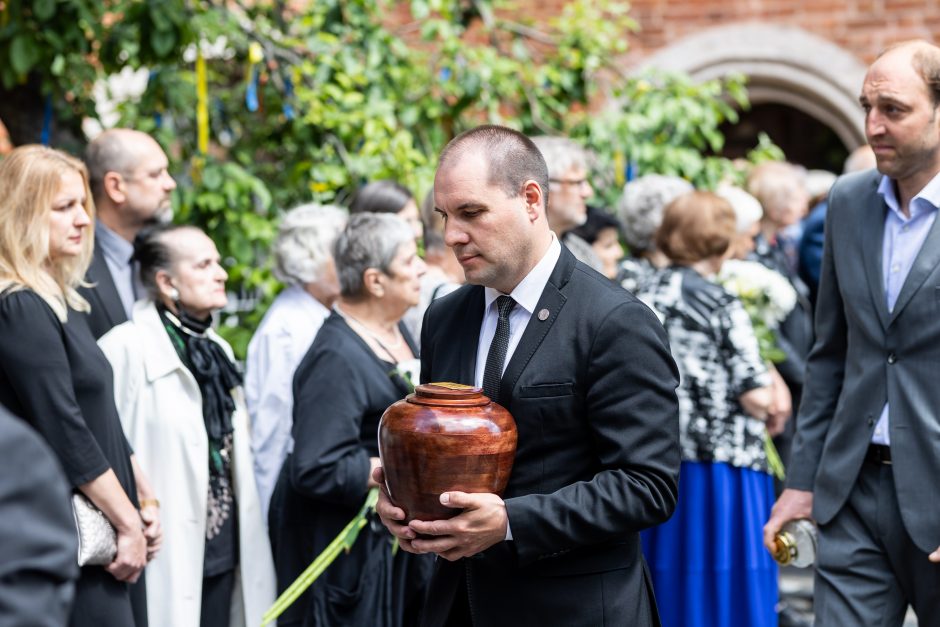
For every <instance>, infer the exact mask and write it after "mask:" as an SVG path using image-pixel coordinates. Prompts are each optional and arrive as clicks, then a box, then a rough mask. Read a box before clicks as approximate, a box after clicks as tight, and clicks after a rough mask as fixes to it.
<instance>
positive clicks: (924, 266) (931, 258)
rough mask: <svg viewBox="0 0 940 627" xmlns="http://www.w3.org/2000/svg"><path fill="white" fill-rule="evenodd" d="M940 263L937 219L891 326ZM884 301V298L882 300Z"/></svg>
mask: <svg viewBox="0 0 940 627" xmlns="http://www.w3.org/2000/svg"><path fill="white" fill-rule="evenodd" d="M938 263H940V220H937V219H936V218H935V219H934V221H933V224H932V225H931V227H930V231H929V232H928V233H927V238H926V239H925V240H924V243H923V245H922V246H921V247H920V251H919V252H918V253H917V257H916V258H915V259H914V265H912V266H911V271H910V272H909V273H908V275H907V278H906V279H905V280H904V284H903V285H902V286H901V292H900V294H898V300H897V302H895V303H894V309H893V310H892V311H891V317H890V319H889V320H888V324H889V325H890V324H892V323H893V322H894V321H895V320H896V319H897V317H898V316H899V315H900V314H901V311H903V310H904V307H906V306H907V304H908V303H909V302H911V298H913V297H914V294H915V293H916V292H917V290H918V289H920V286H921V285H923V284H924V281H926V280H927V277H928V276H930V274H931V273H932V272H933V271H934V269H936V267H937V264H938ZM883 300H884V298H882V301H883Z"/></svg>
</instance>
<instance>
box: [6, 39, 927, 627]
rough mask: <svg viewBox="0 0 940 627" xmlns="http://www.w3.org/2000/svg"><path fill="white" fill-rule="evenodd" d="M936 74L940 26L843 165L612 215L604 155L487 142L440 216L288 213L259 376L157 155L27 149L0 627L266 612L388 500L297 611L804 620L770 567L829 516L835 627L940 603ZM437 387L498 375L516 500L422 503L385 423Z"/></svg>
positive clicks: (630, 188) (13, 164) (882, 92)
mask: <svg viewBox="0 0 940 627" xmlns="http://www.w3.org/2000/svg"><path fill="white" fill-rule="evenodd" d="M938 85H940V49H938V48H936V47H934V46H932V45H929V44H926V43H923V42H908V43H905V44H902V45H899V46H896V47H894V48H891V49H889V50H888V51H887V52H886V53H884V55H882V56H881V57H879V59H878V60H877V61H876V62H875V64H874V65H873V66H872V68H871V69H870V70H869V73H868V75H867V76H866V80H865V84H864V85H863V87H862V96H861V102H862V106H863V108H864V111H865V115H866V132H867V135H868V139H869V143H870V145H871V148H869V147H867V146H866V147H865V148H863V149H860V150H859V151H856V152H855V153H853V154H852V155H851V157H850V159H849V160H848V161H847V163H846V173H849V172H857V173H854V174H851V175H848V176H846V177H843V178H840V179H839V180H838V182H836V178H835V176H834V175H827V174H825V173H820V172H806V171H805V170H803V169H802V168H800V167H798V166H796V165H793V164H790V163H785V162H768V163H763V164H760V165H757V166H754V167H750V166H748V171H747V172H746V177H745V178H746V183H745V184H744V185H743V186H742V187H736V186H734V185H733V184H732V183H731V182H730V181H726V182H724V183H722V184H721V185H720V186H719V187H718V188H717V189H716V190H715V191H706V190H696V189H694V188H693V186H692V185H691V184H690V183H688V182H687V181H685V180H683V179H681V178H677V177H673V176H667V175H663V174H661V173H648V174H646V175H644V176H641V177H640V178H637V179H636V180H633V181H630V182H628V183H627V184H626V186H625V187H624V189H623V194H622V197H621V199H620V201H619V203H618V204H617V205H616V206H615V207H612V208H605V207H598V206H589V202H590V201H591V199H592V197H593V196H594V190H593V187H592V184H591V181H590V178H589V177H590V167H589V164H590V158H589V154H588V153H587V152H586V151H585V150H584V148H582V147H581V146H579V145H578V144H577V143H576V142H574V141H572V140H570V139H567V138H564V137H535V138H531V139H530V138H528V137H526V136H524V135H522V134H520V133H518V132H516V131H513V130H510V129H508V128H503V127H498V126H481V127H477V128H475V129H472V130H470V131H467V132H465V133H463V134H461V135H459V136H457V137H456V138H454V139H453V140H452V141H451V142H450V143H449V144H448V145H447V146H446V147H444V148H443V150H442V151H441V154H440V156H439V161H438V169H437V173H436V176H435V180H434V187H433V190H432V191H431V192H430V193H429V194H428V197H427V198H426V199H425V200H424V202H423V203H421V205H420V206H419V205H418V203H417V201H416V200H415V198H414V196H413V194H412V193H411V192H410V191H409V190H408V189H406V188H404V187H403V186H401V185H400V184H398V183H396V182H394V181H374V182H370V183H368V184H367V185H364V186H363V187H362V188H361V189H360V190H359V191H358V192H357V193H356V194H355V195H354V196H353V197H352V199H351V201H350V203H349V206H348V207H341V206H327V205H316V204H311V205H304V206H301V207H297V208H295V209H292V210H290V211H287V212H285V213H284V214H283V216H282V218H281V221H280V224H279V228H278V234H277V238H276V241H275V243H274V246H273V249H272V251H271V258H272V261H273V265H274V269H275V270H274V271H275V274H276V276H277V278H278V279H280V280H281V281H282V282H283V283H284V285H285V287H284V289H283V291H281V292H280V294H279V295H278V296H277V298H276V300H275V301H274V303H273V304H272V306H271V307H270V308H269V310H268V311H267V313H266V315H265V316H264V318H263V320H262V321H261V323H260V325H259V327H258V329H257V330H256V331H255V334H254V336H253V338H252V340H251V342H250V344H249V346H248V354H247V360H246V362H245V364H244V367H242V366H241V365H240V364H238V363H237V362H236V360H235V358H234V355H233V353H232V349H231V347H230V346H229V345H228V344H227V343H226V342H225V341H224V340H223V339H222V338H221V337H220V336H219V335H218V334H217V333H215V331H214V330H213V328H212V323H213V315H214V314H215V313H216V312H218V311H219V310H220V309H222V308H223V307H225V306H226V304H227V302H228V293H227V290H226V279H227V274H226V271H225V269H224V267H223V261H222V259H221V258H220V255H219V252H218V250H217V249H216V245H215V244H214V242H213V241H212V238H211V233H205V232H203V231H202V230H200V229H198V228H196V227H194V226H190V225H179V224H173V223H172V220H171V218H172V211H171V203H170V199H171V193H172V192H173V190H174V188H175V186H176V184H175V182H174V180H173V178H172V176H171V175H170V173H169V171H168V168H169V162H168V159H167V157H166V155H165V154H164V152H163V150H162V148H161V147H160V146H159V145H158V144H157V143H156V142H155V141H154V140H153V139H152V138H151V137H149V136H147V135H146V134H144V133H141V132H138V131H133V130H129V129H113V130H109V131H105V132H104V133H102V134H101V135H99V136H98V137H97V138H95V139H94V140H93V141H92V142H91V143H90V145H89V147H88V150H87V153H86V158H85V161H84V162H82V161H79V160H78V159H75V158H74V157H71V156H68V155H66V154H64V153H63V152H61V151H58V150H55V149H52V148H48V147H43V146H23V147H19V148H16V149H14V150H13V151H12V152H11V153H10V154H9V155H8V156H7V157H5V158H4V159H3V160H2V162H0V189H3V190H4V193H3V196H2V198H0V405H2V406H3V407H4V408H5V409H4V411H2V412H0V434H3V436H2V439H0V451H3V454H2V455H0V457H2V462H3V463H4V464H6V466H4V467H3V469H4V470H3V473H4V475H5V476H6V477H7V478H6V479H5V480H4V481H2V482H0V503H3V507H4V510H3V511H4V515H3V516H2V517H0V519H2V520H0V533H4V534H6V535H4V542H5V543H6V538H7V537H8V536H10V535H17V536H22V539H21V541H20V542H18V543H17V544H16V547H17V549H16V553H15V555H14V554H10V555H11V558H10V559H6V558H5V559H4V560H2V561H3V562H4V563H3V564H2V565H0V577H2V579H3V582H4V583H3V585H0V616H3V615H4V613H5V612H9V613H10V616H19V617H21V620H20V621H19V622H16V621H15V620H14V621H12V622H10V623H9V624H27V623H28V624H39V625H65V624H69V625H75V626H82V625H88V626H92V625H94V626H95V627H106V626H109V625H113V626H115V627H117V626H121V627H126V626H134V625H136V626H137V627H142V626H146V625H148V624H149V625H151V626H153V627H157V626H163V625H173V626H174V627H187V626H190V627H210V626H215V625H219V626H226V627H228V626H230V625H231V626H237V625H259V624H261V620H262V615H263V614H264V612H265V611H266V610H267V609H268V607H270V606H271V604H272V603H273V601H274V599H275V597H276V595H277V594H278V593H279V592H282V591H284V590H285V589H287V588H288V586H290V584H291V583H292V582H293V581H294V580H295V578H297V577H298V576H299V575H300V574H301V573H302V572H303V571H304V569H305V568H306V567H307V566H308V564H310V562H311V561H312V560H313V559H314V558H315V557H316V556H317V555H319V554H320V553H321V551H323V550H324V549H325V548H326V547H327V545H328V544H329V543H330V542H331V541H332V540H333V538H334V537H335V536H336V535H337V533H339V532H340V531H341V530H342V529H343V527H344V526H345V525H346V523H347V522H349V520H350V519H351V518H352V517H353V516H354V515H355V514H356V512H357V511H359V508H360V507H361V505H362V503H363V501H364V500H365V499H366V496H367V494H368V493H369V492H370V490H373V489H379V491H380V494H379V499H378V504H377V506H376V511H375V513H374V514H372V515H371V517H370V518H369V519H368V521H367V523H366V525H365V527H364V528H363V529H362V531H361V532H360V535H359V537H358V540H357V542H356V543H355V544H354V545H353V546H352V547H351V549H350V550H348V551H346V552H345V553H344V554H342V555H341V556H340V557H339V558H338V559H337V560H336V562H334V563H333V564H332V565H331V566H330V567H329V568H328V569H327V571H326V572H325V573H324V574H323V575H322V576H321V577H320V578H319V579H318V580H317V581H316V582H314V583H313V585H311V586H310V587H309V589H308V590H307V591H306V592H304V594H302V595H301V596H300V597H299V598H298V599H297V601H296V602H295V603H294V604H293V605H291V606H290V607H289V608H288V609H287V611H286V612H285V613H284V614H283V615H282V616H281V617H280V618H279V619H278V624H280V625H297V626H301V625H302V626H311V627H312V626H336V625H370V626H379V627H381V626H394V627H398V626H409V625H418V624H421V625H428V626H432V625H440V626H443V625H447V626H461V625H504V624H512V625H516V624H519V625H524V624H548V625H555V624H557V625H586V626H587V625H601V624H629V625H654V624H659V623H660V621H661V624H663V625H666V626H667V627H679V626H682V625H694V626H698V625H703V626H707V625H716V626H726V625H742V626H763V625H768V626H769V625H776V624H778V620H779V621H780V622H781V624H783V620H782V619H781V617H780V616H778V613H779V611H780V605H779V603H778V592H777V591H778V582H777V577H778V569H777V566H776V564H775V563H774V562H773V560H772V558H771V551H772V550H773V549H774V536H775V534H776V533H777V532H778V531H779V530H780V528H781V527H782V525H783V524H784V523H786V522H788V521H790V520H795V519H799V518H814V519H815V520H816V522H817V523H818V524H819V558H818V561H817V565H816V567H817V570H816V573H817V574H816V577H817V586H816V595H817V599H816V601H817V603H816V614H817V620H819V621H820V623H819V624H823V625H845V624H858V625H868V624H888V625H895V624H900V622H899V621H900V619H901V618H900V617H902V616H903V613H904V611H905V610H906V608H907V606H908V605H912V606H913V607H914V610H915V611H916V612H917V613H918V615H919V616H921V617H922V620H929V617H931V616H933V617H935V616H940V592H938V591H940V585H937V584H938V583H940V581H938V579H940V565H938V562H940V549H938V548H937V547H938V546H940V536H938V534H940V525H938V524H936V523H937V522H938V521H937V520H936V519H937V518H938V517H940V513H938V512H937V511H934V509H932V508H931V505H930V504H931V503H933V502H937V500H938V499H935V498H934V496H936V495H934V492H935V490H936V488H935V487H934V484H931V483H930V482H929V481H926V480H925V478H927V477H930V476H931V474H930V473H931V472H932V470H934V469H936V468H935V467H936V465H937V459H940V457H938V456H936V455H934V449H935V447H936V446H937V444H936V433H937V422H936V419H935V417H934V414H933V413H932V412H933V410H932V408H933V407H935V406H936V404H935V403H934V401H935V400H940V399H934V395H935V394H936V392H934V390H935V389H937V388H936V386H934V385H931V379H930V375H931V364H933V363H935V359H936V357H937V355H936V354H935V353H936V351H937V350H938V349H937V348H936V347H937V346H938V345H940V343H938V342H936V341H935V340H936V338H935V337H934V336H935V334H936V329H935V326H936V325H934V324H933V322H932V320H933V319H934V318H935V314H936V309H937V302H938V301H937V295H936V293H935V292H936V290H937V289H938V288H936V287H935V285H936V283H937V279H936V273H937V272H938V271H940V270H938V268H940V252H938V251H940V240H937V238H940V233H938V229H940V227H937V228H935V227H934V221H935V217H936V212H937V207H938V205H940V191H938V190H940V182H938V181H940V121H937V119H936V118H937V115H936V114H937V109H938V106H940V89H938V87H937V86H938ZM931 112H932V115H931ZM876 166H877V169H875V168H876ZM833 183H835V185H834V187H832V190H831V192H830V189H829V188H830V187H831V186H833ZM621 243H625V244H626V245H627V249H628V251H629V256H626V257H624V248H623V247H622V246H621ZM422 245H423V254H419V250H420V248H419V247H421V246H422ZM755 293H756V294H757V296H756V297H755V296H754V294H755ZM814 314H815V320H816V324H815V329H814V327H813V316H814ZM419 381H424V382H429V381H452V382H456V383H463V384H467V385H472V386H475V387H480V388H482V389H483V391H484V393H485V394H486V395H487V396H489V397H490V398H491V399H492V400H494V401H497V402H499V403H500V404H503V405H504V406H505V407H507V408H508V409H509V410H510V412H511V413H512V415H513V416H514V418H515V421H516V425H517V429H518V433H519V445H518V449H517V451H516V457H515V461H514V467H513V472H512V475H511V477H510V480H509V484H508V486H507V488H506V491H505V493H504V494H503V495H494V494H466V493H462V492H457V491H454V492H447V493H445V494H443V495H441V502H442V504H444V505H446V506H448V507H451V508H454V509H455V510H456V515H455V516H454V517H453V518H451V519H448V520H441V521H422V520H412V521H410V522H407V523H406V522H405V520H406V514H405V512H403V511H402V510H401V509H400V508H398V507H397V506H396V505H395V504H394V503H393V502H392V501H391V500H390V498H389V496H388V494H387V492H385V491H384V489H383V488H384V480H383V471H382V468H381V460H380V458H379V453H378V446H377V440H376V434H377V430H378V424H379V419H380V417H381V415H382V413H383V412H384V410H385V409H386V408H387V407H388V406H389V405H391V404H392V403H394V402H395V401H397V400H399V399H401V398H403V397H404V396H406V395H407V394H409V393H410V391H411V390H413V388H414V385H415V384H417V383H418V382H419ZM797 409H799V411H797ZM10 414H12V415H10ZM27 427H28V428H27ZM771 438H773V442H775V443H776V447H774V446H772V445H771V444H770V442H771ZM14 442H15V443H16V444H15V445H14V444H13V443H14ZM775 450H776V451H779V453H780V456H781V457H782V459H783V461H784V466H785V469H784V471H785V472H786V480H785V481H786V483H785V484H784V483H783V481H784V479H783V472H780V471H778V469H777V468H776V465H775V461H774V458H775V455H774V451H775ZM775 475H776V477H777V479H778V480H779V481H778V482H777V484H776V485H775V481H774V478H775ZM15 481H18V483H15ZM70 491H71V492H73V493H78V494H82V495H84V496H85V497H87V499H88V500H90V501H91V503H92V504H93V505H94V506H95V507H96V508H97V509H98V510H100V512H101V514H102V515H103V516H104V517H105V518H106V519H107V521H108V522H109V523H110V525H111V527H112V528H113V530H114V532H115V537H116V540H115V544H116V553H115V555H114V557H113V559H111V560H110V562H108V563H106V564H103V565H90V564H84V565H81V566H80V567H79V564H78V563H76V561H75V554H76V550H77V548H76V533H75V522H74V520H73V519H72V517H71V514H70V512H69V511H68V502H69V499H68V494H69V492H70ZM778 495H779V500H777V502H776V504H775V499H776V498H777V496H778ZM11 546H12V545H11ZM4 551H6V549H4ZM5 555H6V553H5ZM7 584H9V585H7ZM16 586H19V587H18V588H17V587H16ZM17 590H19V592H17ZM873 617H878V618H877V620H876V619H875V618H873ZM925 617H926V618H925ZM0 622H3V621H0ZM4 624H7V623H4ZM925 624H926V623H925Z"/></svg>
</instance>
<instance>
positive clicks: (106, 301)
mask: <svg viewBox="0 0 940 627" xmlns="http://www.w3.org/2000/svg"><path fill="white" fill-rule="evenodd" d="M85 281H87V282H88V283H91V284H92V286H91V287H81V288H79V290H78V291H79V293H80V294H81V295H82V296H84V297H85V300H87V301H88V304H89V305H91V311H90V312H89V313H87V314H84V315H85V316H86V317H87V319H88V326H89V328H90V329H91V332H92V334H93V335H94V336H95V339H96V340H97V339H98V338H100V337H101V336H102V335H104V334H105V333H107V332H108V331H110V330H111V329H112V328H114V327H116V326H117V325H119V324H121V323H122V322H127V313H126V312H125V311H124V303H122V302H121V297H120V296H119V295H118V292H117V288H116V287H114V279H113V278H112V277H111V271H110V270H108V264H107V263H105V260H104V251H103V250H101V247H100V246H99V245H98V242H95V255H94V257H92V260H91V266H89V268H88V273H87V274H86V275H85Z"/></svg>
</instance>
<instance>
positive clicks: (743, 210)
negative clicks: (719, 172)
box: [715, 183, 764, 233]
mask: <svg viewBox="0 0 940 627" xmlns="http://www.w3.org/2000/svg"><path fill="white" fill-rule="evenodd" d="M715 193H716V194H718V195H719V196H721V197H722V198H724V199H725V200H727V201H728V204H729V205H731V208H732V209H734V217H735V221H736V224H737V230H738V233H746V232H747V231H748V230H749V229H750V228H751V227H752V226H753V225H754V223H755V222H758V221H759V220H760V219H761V218H762V217H763V216H764V209H763V208H762V207H761V206H760V201H759V200H757V199H756V198H754V197H753V196H751V195H750V194H748V193H747V192H746V191H744V190H743V189H741V188H740V187H736V186H734V185H728V184H727V183H723V184H721V185H719V186H718V189H716V190H715Z"/></svg>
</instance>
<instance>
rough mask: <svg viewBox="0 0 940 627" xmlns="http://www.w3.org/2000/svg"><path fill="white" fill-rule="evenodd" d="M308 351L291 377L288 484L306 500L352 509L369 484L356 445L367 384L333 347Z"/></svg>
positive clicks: (360, 450) (366, 464)
mask: <svg viewBox="0 0 940 627" xmlns="http://www.w3.org/2000/svg"><path fill="white" fill-rule="evenodd" d="M310 350H311V352H310V354H308V355H307V356H306V357H304V360H303V361H302V362H301V364H300V366H299V367H298V368H297V372H296V374H295V375H294V427H293V435H294V452H293V454H292V455H291V457H290V460H289V463H290V466H289V470H290V481H291V485H292V486H293V488H294V489H295V490H297V492H299V493H301V494H303V495H304V496H307V497H309V498H314V499H318V500H324V501H329V502H333V503H338V504H342V505H348V506H350V507H356V506H358V505H360V504H361V503H362V499H363V498H364V497H365V495H366V492H367V490H366V484H367V483H368V480H369V453H368V452H367V451H366V449H365V448H363V447H362V444H361V442H360V428H361V424H362V418H363V415H364V414H365V412H366V410H367V408H368V397H367V389H366V382H365V381H364V380H363V378H362V376H361V373H360V372H359V369H358V368H356V367H355V363H351V359H350V356H348V355H344V354H342V353H341V352H340V350H339V349H338V348H337V347H332V346H321V345H318V343H317V342H316V341H314V345H313V347H312V348H311V349H310Z"/></svg>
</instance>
